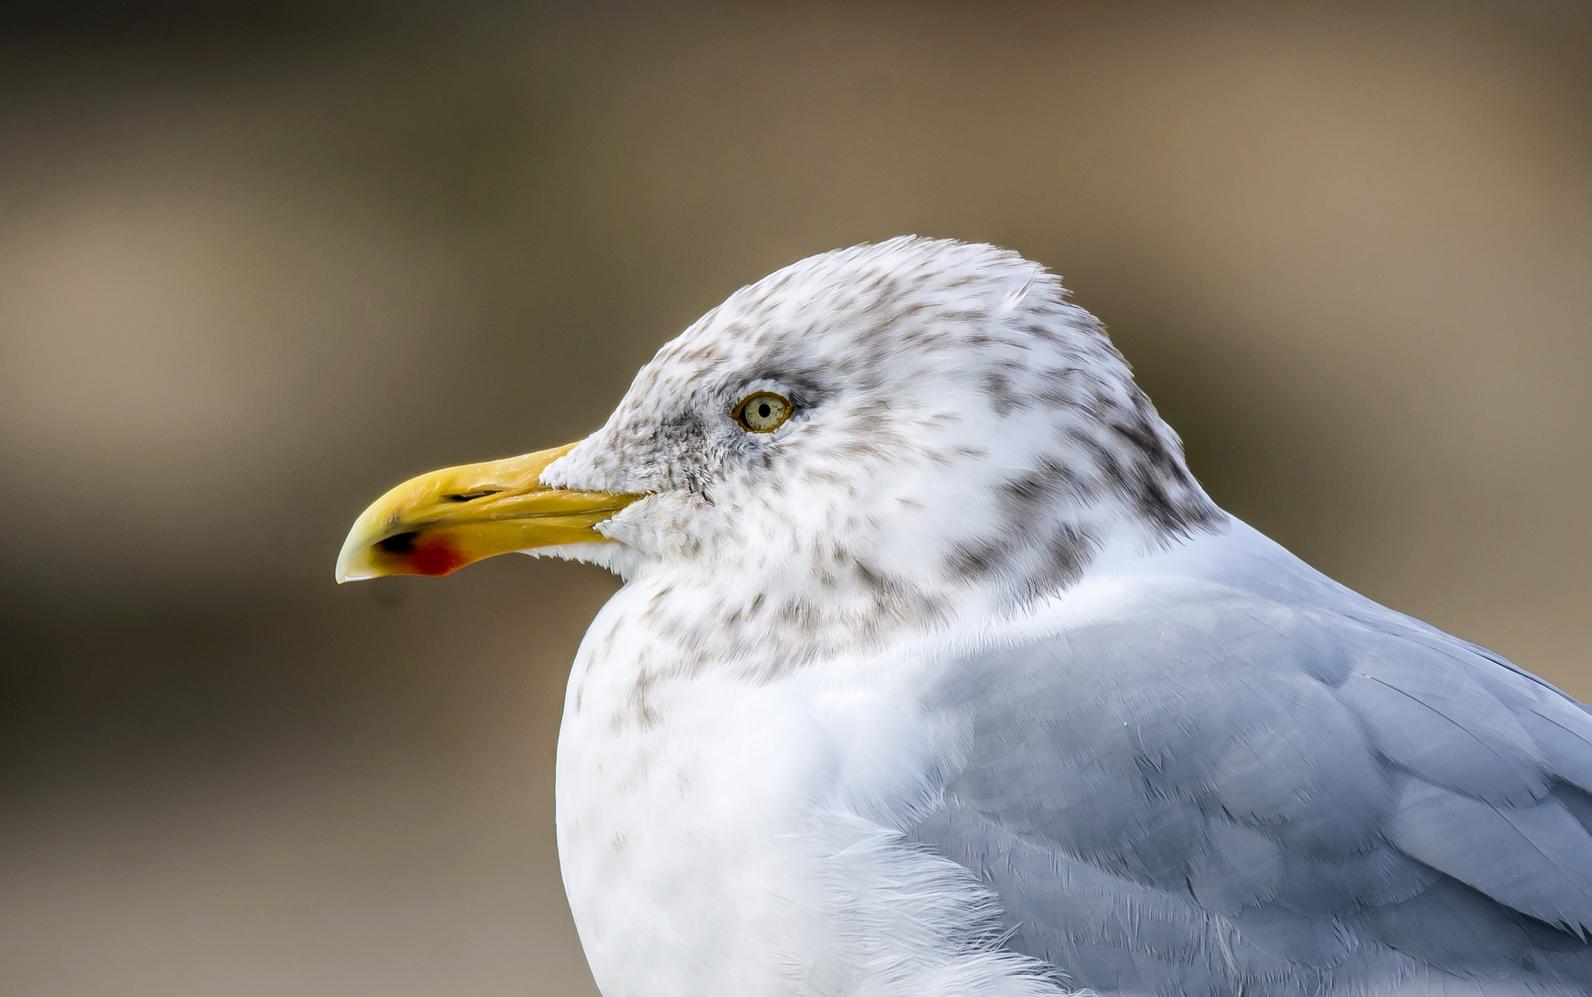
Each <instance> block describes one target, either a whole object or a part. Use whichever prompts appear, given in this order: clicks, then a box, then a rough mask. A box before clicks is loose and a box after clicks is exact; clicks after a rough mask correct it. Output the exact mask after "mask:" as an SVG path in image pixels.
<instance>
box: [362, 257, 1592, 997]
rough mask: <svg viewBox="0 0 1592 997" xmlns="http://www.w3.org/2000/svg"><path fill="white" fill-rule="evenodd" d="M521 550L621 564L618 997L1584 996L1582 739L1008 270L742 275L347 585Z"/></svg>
mask: <svg viewBox="0 0 1592 997" xmlns="http://www.w3.org/2000/svg"><path fill="white" fill-rule="evenodd" d="M509 550H528V551H529V552H532V553H541V554H551V555H555V556H560V557H566V558H573V559H580V560H588V561H592V562H595V563H598V564H601V565H604V566H605V567H608V568H610V569H611V570H614V571H616V572H618V573H619V574H620V575H621V576H622V577H623V578H624V579H625V584H624V586H623V587H622V588H621V589H620V590H619V592H618V593H617V594H616V595H615V596H614V597H613V599H612V600H610V602H609V603H608V604H607V605H606V606H605V607H604V608H603V609H602V611H601V612H600V613H599V614H598V616H597V618H596V619H595V620H594V621H593V623H592V626H591V628H590V630H589V631H588V633H587V635H586V638H585V640H584V641H583V643H582V645H581V648H580V651H579V652H578V654H577V657H576V661H575V664H574V667H573V669H572V672H571V676H570V682H569V686H568V693H567V697H566V703H565V710H564V719H563V727H562V730H561V734H560V739H559V752H558V772H557V822H558V838H559V853H560V861H561V863H562V867H563V873H564V882H565V887H566V892H567V894H568V897H569V902H570V907H571V910H572V912H573V914H574V918H575V922H576V925H577V928H578V929H579V932H580V936H581V940H582V944H583V945H584V947H585V950H586V953H587V957H588V959H589V961H590V963H591V967H592V971H593V974H594V976H595V978H596V980H597V983H598V986H599V987H600V988H601V990H602V991H603V993H604V994H605V995H607V997H632V995H633V997H644V995H692V997H713V995H748V997H752V995H756V997H761V995H768V997H774V995H826V997H827V995H868V997H893V995H909V994H911V995H936V994H938V995H961V994H968V995H981V994H988V995H1024V997H1027V995H1041V994H1049V995H1053V994H1064V993H1072V992H1078V991H1082V990H1084V989H1085V988H1088V989H1090V990H1092V991H1094V992H1096V993H1101V994H1124V995H1128V994H1132V995H1174V994H1194V995H1198V994H1211V995H1215V994H1238V993H1244V994H1253V993H1264V994H1270V995H1301V997H1302V995H1338V994H1342V995H1374V994H1390V995H1391V994H1449V993H1454V994H1458V993H1466V994H1472V993H1486V994H1554V995H1558V994H1577V993H1587V992H1592V947H1589V945H1588V943H1587V941H1586V932H1587V930H1588V929H1589V928H1592V717H1589V715H1588V713H1587V712H1586V711H1585V709H1584V708H1582V707H1581V706H1580V705H1579V704H1577V703H1575V702H1574V701H1573V700H1571V699H1570V698H1569V697H1567V696H1565V695H1564V694H1563V693H1561V692H1559V691H1558V690H1556V689H1553V688H1552V687H1551V686H1549V685H1547V684H1546V683H1544V682H1542V681H1541V680H1539V679H1536V678H1535V677H1533V676H1531V675H1529V674H1528V673H1526V672H1524V671H1522V670H1520V669H1518V668H1517V667H1515V666H1514V665H1512V664H1510V663H1508V662H1507V661H1505V660H1503V659H1502V658H1500V657H1498V656H1496V655H1494V654H1492V653H1490V652H1487V651H1485V650H1483V649H1481V648H1478V647H1476V646H1474V645H1471V644H1469V643H1466V642H1464V641H1462V640H1460V639H1458V638H1455V637H1452V636H1450V635H1448V634H1445V633H1443V632H1441V631H1438V630H1436V629H1434V628H1432V627H1429V626H1427V625H1425V624H1423V623H1421V622H1419V621H1417V620H1413V619H1411V618H1409V617H1406V616H1403V615H1401V614H1398V613H1396V612H1394V611H1392V610H1389V609H1386V608H1384V607H1382V606H1380V605H1378V604H1376V603H1374V602H1372V601H1371V600H1368V599H1366V598H1364V597H1362V596H1360V595H1358V594H1356V593H1354V592H1352V591H1350V590H1348V589H1346V588H1344V587H1342V586H1340V585H1338V584H1336V583H1335V582H1332V581H1331V580H1330V579H1327V578H1325V577H1324V576H1322V575H1320V574H1319V573H1317V572H1315V571H1314V570H1313V569H1311V568H1309V567H1308V566H1307V565H1305V564H1303V563H1302V562H1300V561H1299V560H1298V559H1297V558H1295V557H1293V556H1292V555H1291V554H1289V553H1288V552H1287V551H1285V550H1283V549H1282V548H1281V547H1279V546H1277V545H1276V544H1274V543H1272V542H1271V541H1270V540H1268V539H1266V538H1265V537H1264V536H1262V535H1260V534H1259V533H1257V532H1256V531H1254V530H1253V529H1251V528H1250V527H1248V526H1247V525H1245V524H1243V523H1241V522H1239V521H1237V520H1236V519H1234V518H1233V517H1231V516H1229V515H1228V514H1226V513H1225V512H1223V511H1222V510H1221V509H1219V508H1218V507H1217V506H1216V505H1215V503H1214V502H1212V501H1211V499H1210V498H1209V497H1208V496H1207V495H1206V494H1205V492H1204V491H1203V490H1202V489H1201V488H1200V486H1199V485H1198V483H1197V482H1196V481H1195V479H1194V478H1193V476H1192V475H1191V474H1190V473H1189V471H1188V469H1187V466H1186V464H1185V463H1184V459H1183V454H1182V447H1181V444H1180V443H1179V441H1178V439H1177V437H1176V435H1175V434H1174V433H1173V432H1172V431H1171V429H1170V428H1169V427H1167V426H1166V424H1165V423H1164V422H1163V421H1162V420H1161V419H1160V417H1159V416H1158V415H1157V414H1156V412H1155V410H1154V408H1153V406H1151V405H1150V403H1149V401H1148V399H1146V398H1145V397H1144V395H1143V393H1142V392H1141V391H1139V389H1138V388H1137V387H1136V386H1135V385H1134V383H1133V380H1132V377H1131V374H1130V372H1129V369H1128V367H1127V365H1126V363H1125V362H1124V361H1123V360H1122V358H1121V357H1120V355H1118V354H1117V352H1116V350H1115V349H1114V348H1113V347H1112V346H1111V344H1110V341H1109V339H1108V338H1107V337H1106V335H1105V333H1104V331H1103V329H1102V328H1101V327H1100V326H1099V324H1098V323H1097V322H1096V321H1095V320H1094V319H1093V318H1092V317H1091V316H1090V315H1089V314H1088V313H1087V312H1084V311H1083V310H1082V309H1079V308H1077V307H1076V306H1074V305H1072V304H1070V303H1069V302H1068V301H1066V300H1065V298H1064V295H1063V292H1062V289H1061V286H1060V284H1059V282H1058V281H1057V280H1056V279H1055V278H1054V277H1052V276H1051V275H1049V274H1047V273H1046V272H1045V271H1044V270H1043V269H1042V268H1040V267H1038V266H1036V265H1035V264H1032V263H1030V262H1028V261H1025V260H1023V259H1021V258H1020V257H1018V256H1016V255H1015V254H1012V253H1009V252H1005V251H1001V250H997V249H994V248H992V247H988V246H976V245H968V244H962V243H954V242H945V241H934V240H924V239H915V238H908V239H897V240H891V241H889V242H886V243H881V244H878V245H873V246H863V247H855V248H853V249H849V250H841V251H837V252H835V253H830V254H824V255H822V256H818V257H813V258H811V259H809V260H804V261H802V262H800V263H797V264H794V265H792V266H791V267H788V268H786V269H785V270H782V271H779V272H777V273H775V274H773V275H770V276H769V277H768V278H765V279H764V280H762V281H760V282H758V283H756V284H754V285H751V286H749V287H747V288H743V289H742V290H741V291H739V292H737V293H736V294H735V295H733V296H731V298H730V299H728V300H727V301H726V302H725V303H724V304H723V305H721V306H720V307H718V308H716V309H714V310H713V311H712V312H710V313H709V314H708V315H706V316H704V317H703V319H701V320H700V321H699V322H698V323H696V324H695V325H693V326H692V327H691V328H690V329H688V330H686V332H684V333H683V334H682V335H681V336H680V337H679V338H677V339H676V340H675V341H673V342H672V343H670V344H668V345H667V346H665V347H664V349H663V350H661V351H660V352H659V354H658V356H657V357H655V358H654V359H653V360H652V361H651V362H650V363H649V364H648V365H647V366H646V367H644V368H643V369H642V371H641V372H640V374H639V375H638V376H637V379H636V381H635V383H634V384H633V385H632V387H631V389H630V391H629V392H628V393H627V395H626V397H625V399H624V400H623V401H622V402H621V404H620V406H619V407H618V409H616V411H615V412H614V414H613V416H612V417H611V418H610V420H609V421H608V423H607V424H606V425H605V426H604V427H602V428H601V429H599V430H598V431H597V432H595V433H593V434H592V435H591V436H589V437H587V438H586V439H585V440H583V441H581V442H579V443H578V444H576V445H574V446H573V447H567V448H560V449H559V450H557V451H549V452H547V453H545V454H539V455H531V456H529V457H527V458H519V459H516V460H515V461H511V462H495V463H494V464H491V465H474V466H470V467H465V468H453V469H449V470H447V471H444V472H438V473H437V474H434V475H429V476H423V477H422V478H419V479H415V481H413V482H409V483H406V484H405V485H403V486H400V487H399V488H398V489H394V491H393V492H391V493H389V495H388V496H386V497H384V499H382V500H381V501H379V502H378V503H376V504H375V505H373V506H372V508H371V509H370V510H368V511H367V513H366V514H365V515H364V516H363V517H361V519H360V521H359V523H358V524H356V527H355V530H354V532H353V533H352V534H351V535H350V538H349V542H348V544H347V545H346V546H345V549H344V552H343V555H342V557H341V558H340V561H339V577H340V578H345V577H346V578H354V577H368V576H371V575H377V574H391V573H399V572H404V571H408V572H413V573H446V571H450V570H452V569H453V568H455V567H458V566H460V565H462V564H464V563H467V562H468V561H470V560H474V559H477V558H478V557H481V556H489V555H491V554H494V553H500V552H507V551H509Z"/></svg>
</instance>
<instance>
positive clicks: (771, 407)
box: [730, 391, 796, 433]
mask: <svg viewBox="0 0 1592 997" xmlns="http://www.w3.org/2000/svg"><path fill="white" fill-rule="evenodd" d="M795 411H796V406H794V405H792V404H791V403H790V399H789V398H786V397H785V396H784V395H782V394H779V393H778V392H774V391H754V392H752V393H751V394H749V395H747V396H746V397H745V398H742V399H741V400H740V401H738V402H736V403H735V408H733V409H731V410H730V415H731V416H733V417H734V419H735V421H736V422H738V423H740V424H741V428H742V429H744V430H746V431H747V432H748V433H772V432H773V431H774V430H776V429H778V428H779V427H781V426H783V425H785V420H787V419H789V418H790V417H791V415H792V414H793V413H794V412H795Z"/></svg>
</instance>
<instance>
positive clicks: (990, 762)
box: [909, 569, 1592, 995]
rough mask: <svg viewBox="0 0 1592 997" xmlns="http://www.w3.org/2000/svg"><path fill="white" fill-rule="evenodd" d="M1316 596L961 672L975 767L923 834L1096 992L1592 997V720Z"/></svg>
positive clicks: (1353, 604) (1221, 598) (1188, 615)
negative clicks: (1574, 996) (1548, 996)
mask: <svg viewBox="0 0 1592 997" xmlns="http://www.w3.org/2000/svg"><path fill="white" fill-rule="evenodd" d="M1305 570H1308V569H1305ZM1317 577H1319V576H1317ZM1322 591H1325V590H1318V591H1316V592H1315V593H1314V595H1315V596H1320V595H1321V592H1322ZM1329 594H1331V595H1332V597H1333V599H1334V600H1335V601H1336V602H1337V603H1339V604H1340V605H1341V606H1342V608H1341V609H1340V610H1339V611H1327V610H1322V609H1319V608H1312V607H1314V606H1318V605H1319V604H1320V599H1319V598H1312V599H1310V600H1306V601H1303V602H1302V603H1294V602H1290V601H1289V600H1288V599H1287V598H1283V597H1278V596H1276V595H1275V594H1273V595H1267V596H1261V595H1257V594H1255V593H1253V592H1246V591H1243V590H1241V589H1234V588H1232V587H1230V586H1213V587H1212V590H1211V591H1210V592H1209V593H1206V597H1203V598H1199V599H1186V598H1185V599H1179V600H1174V601H1172V602H1170V603H1168V604H1164V605H1160V606H1158V607H1155V608H1154V609H1153V610H1150V609H1147V610H1146V611H1145V612H1143V613H1141V614H1138V618H1135V619H1119V620H1116V621H1113V622H1102V623H1098V624H1095V625H1091V626H1087V627H1084V628H1081V629H1075V630H1072V631H1069V632H1068V633H1067V634H1066V635H1065V636H1061V637H1055V638H1051V639H1049V640H1047V641H1044V642H1041V643H1039V644H1035V645H1031V646H1028V647H1023V648H1017V649H1009V650H1004V651H1001V652H999V653H991V654H988V655H985V656H983V658H982V659H981V660H978V661H972V662H968V663H967V664H968V667H966V668H963V669H958V670H957V674H958V675H959V676H961V678H959V679H957V680H956V681H955V682H954V684H951V685H947V686H946V687H944V688H942V689H940V690H939V691H938V692H937V693H936V698H937V699H938V700H939V701H940V704H941V705H945V706H949V707H952V708H955V709H959V710H963V711H965V713H964V715H965V716H967V717H968V718H969V723H970V726H971V729H970V742H971V747H970V751H969V754H968V760H967V763H966V766H965V768H963V769H962V770H961V771H960V772H958V773H956V774H954V775H953V776H952V777H951V778H950V779H949V781H948V783H947V785H946V788H945V793H944V804H943V806H942V807H940V808H939V809H937V810H935V811H934V812H932V813H930V814H929V815H927V816H926V817H925V818H924V819H923V820H922V822H921V823H920V824H918V825H917V826H916V827H914V828H913V829H911V831H910V832H909V836H910V837H911V838H912V839H914V840H915V841H917V842H919V843H921V844H923V845H925V846H928V847H931V848H933V849H935V850H937V851H939V852H940V853H942V854H944V855H945V856H947V857H949V858H951V859H952V860H954V861H956V862H958V863H960V864H962V865H964V866H966V867H967V868H968V869H970V870H972V871H973V872H974V873H976V874H977V875H978V876H979V877H980V878H981V879H982V880H984V881H985V882H986V883H987V884H988V885H989V886H990V887H991V888H992V889H993V890H994V891H995V892H996V893H997V894H998V895H999V897H1000V899H1001V901H1002V903H1003V905H1004V908H1005V916H1006V920H1007V925H1006V926H1007V928H1008V930H1009V931H1010V932H1011V936H1010V940H1009V945H1010V946H1011V947H1012V948H1013V949H1015V950H1018V951H1021V952H1023V953H1024V954H1027V955H1031V956H1034V957H1037V958H1040V959H1044V960H1046V961H1048V962H1050V963H1052V964H1054V965H1055V966H1057V967H1058V968H1059V969H1060V970H1061V971H1063V972H1064V973H1066V974H1068V976H1069V977H1070V978H1071V982H1072V983H1073V984H1074V985H1076V986H1089V987H1093V988H1095V989H1097V990H1100V991H1102V992H1113V991H1126V992H1133V993H1161V994H1188V995H1199V994H1235V993H1246V994H1250V993H1262V994H1273V995H1283V994H1331V993H1340V992H1341V993H1356V994H1360V993H1372V992H1381V991H1380V990H1379V989H1378V988H1379V987H1391V986H1394V985H1398V986H1404V987H1409V988H1412V990H1413V992H1420V993H1428V992H1436V993H1442V992H1449V990H1450V989H1452V991H1453V992H1464V993H1475V992H1477V991H1478V989H1479V990H1480V992H1484V993H1592V947H1589V946H1588V944H1587V940H1586V939H1587V932H1588V930H1589V929H1592V715H1589V714H1588V713H1587V712H1586V711H1585V710H1584V709H1583V708H1582V707H1581V706H1580V705H1579V704H1577V703H1575V702H1574V701H1573V700H1571V699H1569V698H1568V697H1566V696H1565V695H1564V694H1562V693H1560V692H1559V691H1558V690H1556V689H1554V688H1552V687H1551V686H1549V685H1547V684H1546V683H1544V682H1542V681H1540V680H1538V679H1536V678H1534V677H1532V676H1530V675H1529V674H1527V673H1524V672H1522V671H1520V670H1519V669H1516V668H1514V666H1512V665H1509V664H1507V663H1505V662H1503V661H1502V660H1500V659H1498V658H1496V657H1494V656H1492V655H1490V654H1488V653H1487V652H1485V651H1483V650H1481V649H1480V648H1477V647H1474V646H1472V645H1469V644H1466V643H1464V642H1462V641H1459V640H1458V639H1456V638H1453V637H1450V636H1448V635H1446V634H1443V633H1441V632H1439V631H1436V630H1433V629H1431V628H1429V627H1426V626H1425V625H1424V624H1420V623H1418V622H1416V621H1413V620H1410V619H1409V618H1407V617H1403V616H1399V615H1397V614H1395V613H1392V612H1391V611H1388V610H1385V609H1382V607H1379V606H1376V605H1375V604H1374V603H1370V602H1368V601H1365V600H1361V599H1359V597H1355V596H1353V595H1352V593H1348V592H1347V590H1342V589H1337V588H1336V587H1335V586H1334V587H1333V588H1332V590H1331V591H1330V593H1329ZM1406 992H1409V991H1406Z"/></svg>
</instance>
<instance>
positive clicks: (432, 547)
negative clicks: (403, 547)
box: [409, 537, 468, 575]
mask: <svg viewBox="0 0 1592 997" xmlns="http://www.w3.org/2000/svg"><path fill="white" fill-rule="evenodd" d="M466 563H468V562H467V561H466V560H465V558H463V557H462V556H460V554H459V552H458V551H456V550H454V549H453V545H452V544H450V543H448V541H447V540H445V539H443V538H441V537H433V538H429V539H425V540H422V541H420V542H419V543H418V544H416V545H415V549H414V550H413V551H412V552H411V553H410V555H409V566H410V567H411V568H413V569H414V570H415V572H416V573H417V574H421V575H447V574H452V573H453V572H455V571H457V570H459V569H460V568H462V567H464V566H465V564H466Z"/></svg>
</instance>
